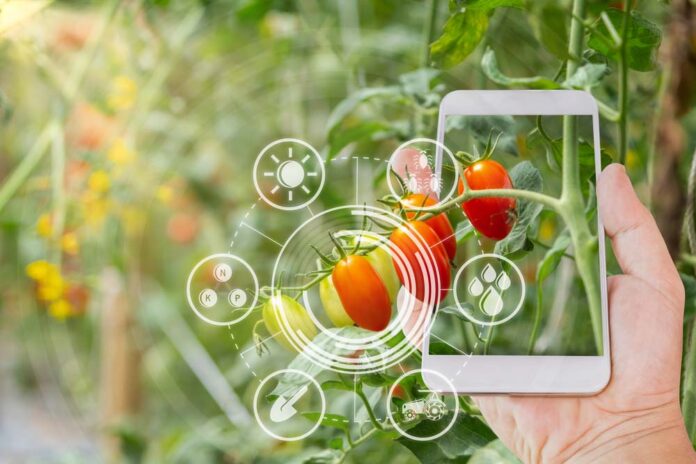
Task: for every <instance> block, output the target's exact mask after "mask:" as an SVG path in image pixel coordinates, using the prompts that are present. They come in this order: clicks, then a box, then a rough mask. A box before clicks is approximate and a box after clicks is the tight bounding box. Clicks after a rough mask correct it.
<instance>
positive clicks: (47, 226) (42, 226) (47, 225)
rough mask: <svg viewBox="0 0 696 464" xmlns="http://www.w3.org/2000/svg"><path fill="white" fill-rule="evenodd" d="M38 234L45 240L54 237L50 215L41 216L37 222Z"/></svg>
mask: <svg viewBox="0 0 696 464" xmlns="http://www.w3.org/2000/svg"><path fill="white" fill-rule="evenodd" d="M36 232H37V233H38V234H39V235H40V236H41V237H44V238H50V237H51V236H52V235H53V224H52V221H51V215H50V214H48V213H44V214H42V215H41V216H39V220H38V221H36Z"/></svg>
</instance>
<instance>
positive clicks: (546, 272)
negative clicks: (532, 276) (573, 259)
mask: <svg viewBox="0 0 696 464" xmlns="http://www.w3.org/2000/svg"><path fill="white" fill-rule="evenodd" d="M569 246H570V234H569V233H568V231H567V230H565V231H563V232H562V233H561V234H560V235H559V236H558V237H556V240H555V241H554V242H553V245H551V248H549V249H548V250H547V251H546V254H545V255H544V258H543V259H542V260H541V262H540V263H539V267H538V268H537V285H541V283H542V282H543V281H544V280H546V279H547V278H548V276H550V275H551V273H552V272H553V271H555V270H556V267H558V263H560V262H561V258H563V255H564V254H565V251H566V249H567V248H568V247H569Z"/></svg>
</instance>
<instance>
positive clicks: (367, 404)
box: [355, 380, 383, 430]
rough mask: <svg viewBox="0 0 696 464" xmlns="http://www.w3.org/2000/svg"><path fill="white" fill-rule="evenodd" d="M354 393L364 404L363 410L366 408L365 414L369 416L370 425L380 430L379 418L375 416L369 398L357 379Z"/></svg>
mask: <svg viewBox="0 0 696 464" xmlns="http://www.w3.org/2000/svg"><path fill="white" fill-rule="evenodd" d="M355 394H356V395H358V397H360V400H361V401H362V402H363V404H364V405H365V410H367V415H368V416H369V417H370V422H372V425H373V426H374V427H375V429H379V430H382V428H383V426H382V424H381V423H380V422H379V420H377V416H375V412H374V411H373V410H372V405H371V404H370V400H369V399H368V398H367V396H366V395H365V392H364V391H363V389H362V383H360V381H359V380H358V383H357V384H356V385H355Z"/></svg>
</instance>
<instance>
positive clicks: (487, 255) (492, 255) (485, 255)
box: [452, 253, 527, 327]
mask: <svg viewBox="0 0 696 464" xmlns="http://www.w3.org/2000/svg"><path fill="white" fill-rule="evenodd" d="M484 258H495V259H500V260H503V261H505V262H506V263H508V264H509V265H510V266H511V267H512V268H513V269H514V270H515V272H516V273H517V276H518V277H519V278H520V283H521V284H522V293H521V295H520V299H519V300H520V301H519V302H518V303H517V307H516V308H515V309H514V310H513V311H512V312H511V313H510V314H509V315H508V316H507V317H506V318H504V319H501V320H499V321H492V322H482V321H479V320H478V319H476V318H475V317H473V316H471V315H469V314H468V313H467V312H466V311H464V308H462V305H461V303H460V302H459V295H458V291H457V289H458V287H459V286H458V285H457V281H458V280H459V277H460V275H461V274H462V272H464V269H466V267H467V266H469V265H470V264H472V263H473V262H475V261H478V260H480V259H484ZM452 287H453V288H452V290H453V292H452V293H453V294H454V302H455V303H456V304H457V308H458V309H459V311H460V312H461V313H462V314H463V315H464V317H466V318H467V319H469V320H470V321H471V322H473V323H475V324H480V325H483V326H488V327H493V326H496V325H499V324H503V323H504V322H507V321H509V320H510V319H512V318H513V317H515V315H516V314H517V313H518V312H519V311H520V309H522V306H523V305H524V298H525V296H526V295H527V286H526V285H525V282H524V276H523V275H522V271H520V268H519V267H517V264H515V263H514V262H512V261H511V260H510V259H509V258H506V257H505V256H502V255H499V254H496V253H483V254H480V255H476V256H474V257H473V258H469V259H468V260H467V261H466V262H465V263H464V264H462V265H461V266H459V270H458V271H457V274H456V275H455V276H454V280H453V281H452Z"/></svg>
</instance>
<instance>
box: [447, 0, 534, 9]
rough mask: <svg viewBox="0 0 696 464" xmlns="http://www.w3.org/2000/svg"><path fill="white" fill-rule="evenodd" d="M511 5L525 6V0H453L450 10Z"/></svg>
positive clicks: (513, 6) (515, 6)
mask: <svg viewBox="0 0 696 464" xmlns="http://www.w3.org/2000/svg"><path fill="white" fill-rule="evenodd" d="M501 7H511V8H524V1H523V0H451V1H450V11H458V10H462V9H464V8H466V9H469V10H483V11H488V10H493V9H495V8H501Z"/></svg>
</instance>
